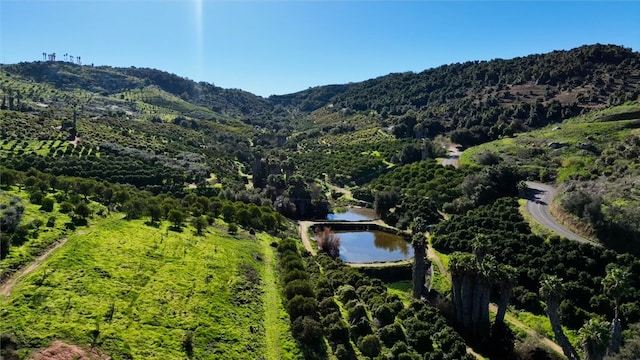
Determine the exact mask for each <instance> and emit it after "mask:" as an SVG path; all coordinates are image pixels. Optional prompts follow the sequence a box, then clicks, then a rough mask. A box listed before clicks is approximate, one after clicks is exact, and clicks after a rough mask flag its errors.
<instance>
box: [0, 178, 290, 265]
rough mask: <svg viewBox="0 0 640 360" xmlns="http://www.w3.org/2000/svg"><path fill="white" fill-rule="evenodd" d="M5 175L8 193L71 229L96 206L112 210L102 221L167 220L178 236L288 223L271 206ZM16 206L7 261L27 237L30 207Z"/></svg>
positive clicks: (6, 223)
mask: <svg viewBox="0 0 640 360" xmlns="http://www.w3.org/2000/svg"><path fill="white" fill-rule="evenodd" d="M0 172H1V173H2V188H3V189H11V187H12V186H14V185H17V186H19V187H21V188H24V189H25V190H26V191H27V192H28V194H29V199H30V202H31V203H33V204H36V205H41V209H42V210H43V211H46V212H51V211H53V209H54V206H56V204H57V206H58V208H59V211H60V212H61V213H66V214H69V215H70V216H71V218H72V221H71V222H70V223H69V224H68V226H67V227H69V228H75V226H82V225H86V224H87V218H89V217H91V215H92V210H91V208H90V207H89V204H90V202H91V201H95V202H97V203H100V204H102V205H104V206H105V207H106V210H104V211H102V210H101V213H99V214H97V215H106V211H120V212H123V213H125V214H126V218H127V219H139V218H143V217H148V220H149V224H151V225H154V224H157V223H158V222H159V221H162V220H166V221H169V222H171V223H172V224H173V228H174V229H175V230H181V229H182V227H183V226H184V225H185V223H186V222H187V221H190V222H191V224H192V225H193V227H194V228H195V229H196V230H197V232H198V233H199V234H201V233H202V231H203V230H204V229H205V228H206V227H207V226H208V225H211V224H213V223H214V222H215V220H216V219H218V218H222V219H223V220H224V221H225V222H227V223H229V224H230V227H229V229H230V230H232V231H234V232H235V231H237V225H240V226H242V227H244V228H246V229H254V230H258V231H277V230H279V229H282V227H283V226H284V223H285V218H284V217H283V216H282V215H280V214H279V213H277V212H276V211H275V210H273V209H272V208H271V207H269V206H262V205H259V204H256V203H245V202H241V201H232V200H228V199H224V198H220V197H218V196H208V197H207V196H201V195H200V196H199V195H196V194H195V193H193V192H190V193H188V194H186V195H184V196H182V197H181V198H178V197H176V196H175V195H171V194H166V193H163V194H159V195H153V194H152V193H150V192H147V191H141V190H139V189H137V188H135V187H133V186H127V185H120V184H111V183H108V182H104V181H98V180H93V179H83V178H76V177H63V176H55V175H51V174H47V173H43V172H40V171H38V170H36V169H33V168H31V169H29V170H28V171H27V172H20V171H16V170H12V169H7V168H4V167H2V168H0ZM10 204H11V205H10V206H11V207H10V208H8V209H5V210H6V211H3V213H2V221H1V223H2V230H3V232H2V235H1V236H2V244H3V258H4V256H6V255H7V254H8V253H9V252H10V251H11V247H12V246H18V245H21V244H22V243H23V242H24V241H25V237H26V235H27V234H26V232H25V230H22V229H23V227H21V225H20V221H19V220H20V215H21V214H22V213H23V211H24V210H23V209H24V206H22V205H21V204H20V203H19V202H18V201H12V202H10ZM53 221H54V222H55V219H53ZM236 224H237V225H236ZM27 226H30V225H27ZM27 230H28V228H27Z"/></svg>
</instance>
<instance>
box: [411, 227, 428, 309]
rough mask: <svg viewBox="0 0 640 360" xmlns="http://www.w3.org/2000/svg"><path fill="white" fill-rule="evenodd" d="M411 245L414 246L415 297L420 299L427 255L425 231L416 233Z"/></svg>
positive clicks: (413, 273)
mask: <svg viewBox="0 0 640 360" xmlns="http://www.w3.org/2000/svg"><path fill="white" fill-rule="evenodd" d="M411 245H412V246H413V272H412V279H413V297H414V298H416V299H420V298H421V297H422V292H423V288H424V283H425V279H424V277H425V256H426V251H425V250H426V246H427V244H426V239H425V237H424V233H415V234H413V236H412V237H411Z"/></svg>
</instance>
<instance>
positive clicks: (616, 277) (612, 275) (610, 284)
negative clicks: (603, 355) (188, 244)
mask: <svg viewBox="0 0 640 360" xmlns="http://www.w3.org/2000/svg"><path fill="white" fill-rule="evenodd" d="M630 282H631V274H630V272H629V270H627V269H623V268H620V267H618V266H616V265H613V266H608V267H607V275H606V276H605V278H604V279H602V287H603V289H604V293H605V295H607V296H609V297H610V298H613V302H614V310H615V313H614V317H613V320H612V321H611V334H610V339H611V343H610V344H609V348H608V349H607V353H608V354H615V353H617V352H618V350H620V345H621V343H622V324H621V322H620V318H619V312H620V300H621V298H622V297H623V296H626V295H628V294H629V293H630V292H631V283H630Z"/></svg>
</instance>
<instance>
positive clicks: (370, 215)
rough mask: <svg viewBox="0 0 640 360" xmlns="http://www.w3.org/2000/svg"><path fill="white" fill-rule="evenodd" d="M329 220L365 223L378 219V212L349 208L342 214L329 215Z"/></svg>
mask: <svg viewBox="0 0 640 360" xmlns="http://www.w3.org/2000/svg"><path fill="white" fill-rule="evenodd" d="M327 219H328V220H339V221H365V220H373V219H377V216H376V212H375V211H373V210H372V209H367V208H349V209H347V211H345V212H342V213H335V214H328V215H327Z"/></svg>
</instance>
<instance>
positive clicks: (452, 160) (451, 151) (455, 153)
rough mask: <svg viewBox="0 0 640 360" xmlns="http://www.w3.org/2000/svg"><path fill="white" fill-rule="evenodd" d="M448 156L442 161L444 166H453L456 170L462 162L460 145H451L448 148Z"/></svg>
mask: <svg viewBox="0 0 640 360" xmlns="http://www.w3.org/2000/svg"><path fill="white" fill-rule="evenodd" d="M447 152H448V155H447V157H445V158H444V159H442V166H447V165H451V166H453V167H454V168H457V167H458V165H459V162H460V154H462V151H460V145H456V144H451V145H449V147H448V148H447Z"/></svg>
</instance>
